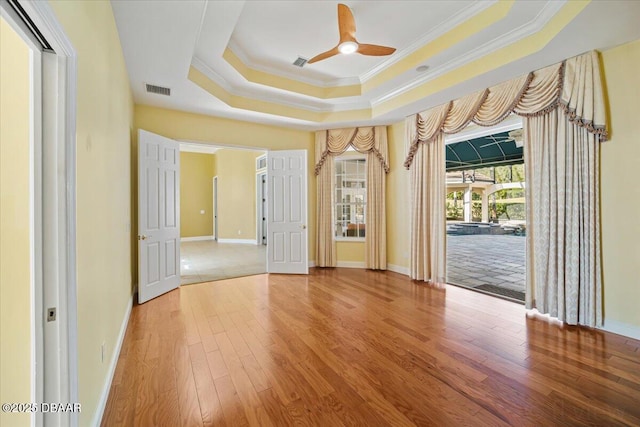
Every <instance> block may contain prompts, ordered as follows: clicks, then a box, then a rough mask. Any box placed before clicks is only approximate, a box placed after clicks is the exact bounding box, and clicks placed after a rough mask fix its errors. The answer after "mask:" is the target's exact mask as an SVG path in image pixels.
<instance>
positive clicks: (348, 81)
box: [227, 39, 361, 88]
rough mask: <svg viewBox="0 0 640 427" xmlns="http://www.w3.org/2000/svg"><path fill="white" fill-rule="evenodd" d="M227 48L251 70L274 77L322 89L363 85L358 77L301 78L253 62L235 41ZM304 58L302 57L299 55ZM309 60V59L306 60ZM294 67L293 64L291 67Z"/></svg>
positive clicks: (294, 74)
mask: <svg viewBox="0 0 640 427" xmlns="http://www.w3.org/2000/svg"><path fill="white" fill-rule="evenodd" d="M227 48H228V49H229V50H231V52H233V53H234V55H236V56H237V57H238V58H239V59H240V61H242V63H243V64H244V65H245V66H246V67H248V68H251V69H254V70H257V71H262V72H264V73H268V74H273V75H274V76H280V77H285V78H287V79H291V80H296V81H299V82H301V83H307V84H310V85H314V86H318V87H321V88H330V87H339V86H351V85H359V84H360V83H361V81H360V78H359V77H358V76H353V77H344V78H340V79H332V80H320V79H314V78H311V77H306V76H301V75H299V74H296V73H293V72H288V71H284V70H281V69H276V68H274V67H269V66H266V65H263V64H258V63H256V62H254V61H253V60H251V58H250V57H249V55H248V54H247V52H246V51H245V50H244V49H243V48H242V46H240V45H239V44H238V43H236V42H235V41H233V39H231V40H229V43H228V44H227ZM298 56H300V57H302V58H304V57H303V56H302V55H298ZM305 59H308V58H305ZM291 66H292V67H293V66H294V65H293V64H292V65H291Z"/></svg>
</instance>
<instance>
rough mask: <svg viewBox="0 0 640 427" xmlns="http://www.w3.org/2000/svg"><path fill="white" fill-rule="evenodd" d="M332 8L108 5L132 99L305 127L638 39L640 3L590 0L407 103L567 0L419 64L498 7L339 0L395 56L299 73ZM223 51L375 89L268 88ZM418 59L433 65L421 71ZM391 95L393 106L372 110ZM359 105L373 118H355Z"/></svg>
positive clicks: (362, 32) (388, 115)
mask: <svg viewBox="0 0 640 427" xmlns="http://www.w3.org/2000/svg"><path fill="white" fill-rule="evenodd" d="M337 3H338V2H336V1H246V2H245V1H215V2H206V1H203V0H188V1H169V0H157V1H156V0H147V1H113V2H112V7H113V11H114V15H115V18H116V24H117V27H118V32H119V35H120V41H121V44H122V48H123V52H124V56H125V60H126V64H127V69H128V73H129V79H130V82H131V85H132V90H133V94H134V99H135V102H136V103H138V104H146V105H153V106H159V107H164V108H171V109H177V110H183V111H190V112H196V113H202V114H208V115H213V116H220V117H227V118H235V119H240V120H246V121H254V122H259V123H269V124H275V125H281V126H289V127H294V128H301V129H310V130H316V129H326V128H335V127H342V126H353V125H367V124H388V123H393V122H397V121H399V120H401V119H402V118H403V117H404V116H406V115H409V114H412V113H415V112H417V111H421V110H423V109H426V108H430V107H432V106H435V105H438V104H441V103H443V102H446V101H448V100H450V99H455V98H458V97H460V96H463V95H465V94H467V93H470V92H472V91H475V90H479V89H482V88H484V87H487V86H490V85H493V84H496V83H499V82H501V81H504V80H507V79H509V78H512V77H515V76H517V75H521V74H524V73H526V72H529V71H531V70H535V69H537V68H541V67H544V66H546V65H549V64H552V63H554V62H558V61H560V60H562V59H565V58H568V57H571V56H574V55H577V54H580V53H582V52H584V51H587V50H590V49H606V48H609V47H612V46H615V45H619V44H622V43H625V42H628V41H631V40H636V39H640V25H637V23H638V22H639V21H640V1H597V0H596V1H592V2H590V3H588V4H587V5H586V7H585V8H584V10H582V11H581V12H580V13H579V14H578V15H577V16H576V17H575V18H573V19H572V20H571V21H570V22H568V23H565V26H564V28H563V29H562V30H560V31H559V32H558V33H557V34H551V35H550V40H549V42H548V43H546V44H545V45H543V46H542V47H541V48H540V49H537V50H534V51H533V52H531V53H530V54H528V55H525V56H523V57H522V58H519V59H516V60H513V61H511V62H508V63H505V64H501V65H498V66H496V67H495V68H493V69H489V70H488V71H487V72H485V73H482V74H479V75H477V76H475V77H473V78H470V79H468V80H466V81H463V82H455V84H451V85H449V86H447V87H444V88H443V89H442V90H438V91H435V92H433V93H428V94H427V95H425V96H420V97H404V98H403V96H405V95H406V94H412V93H421V92H416V91H417V90H419V89H420V86H421V85H425V84H428V83H429V82H433V81H435V79H438V78H440V77H443V76H447V75H448V74H451V75H453V74H454V73H455V72H456V70H458V69H459V68H460V67H463V66H464V65H465V64H469V63H471V62H472V61H475V60H477V59H479V58H482V57H484V56H486V55H490V54H491V53H492V52H496V51H498V50H499V49H503V48H505V47H508V46H510V45H512V44H514V43H517V42H520V41H526V39H527V37H530V36H533V35H536V34H539V33H540V32H545V31H549V28H550V27H551V25H550V23H553V22H554V21H553V20H554V19H556V18H557V17H558V16H559V14H561V12H562V11H563V8H565V6H567V4H568V3H567V2H566V1H563V0H551V1H516V2H515V4H514V5H513V6H512V7H511V8H510V9H508V13H507V14H506V15H505V16H504V17H503V18H502V17H501V18H500V19H498V18H496V19H494V20H493V21H494V22H488V23H485V24H483V26H482V27H481V28H480V29H479V30H478V31H476V32H474V33H473V34H472V36H470V37H460V38H459V39H457V40H456V41H455V43H449V45H447V46H444V47H443V48H442V49H440V50H438V51H437V52H433V53H431V52H427V53H426V54H424V55H425V56H424V60H422V59H421V57H418V58H417V60H416V59H415V58H414V56H415V55H418V54H422V51H421V50H420V48H422V47H423V46H425V45H427V44H429V43H432V45H433V46H434V49H435V48H436V47H437V46H438V44H437V42H438V41H440V40H441V37H442V36H443V35H447V34H448V33H451V32H452V31H455V30H457V29H459V28H461V27H462V26H463V25H467V23H468V22H465V21H467V20H469V19H473V18H478V17H480V16H483V15H482V13H483V12H484V13H485V14H487V13H488V12H490V11H492V10H495V7H498V6H501V5H500V4H496V2H495V1H471V0H461V1H349V2H345V3H346V4H347V5H349V6H350V7H351V9H352V12H353V15H354V17H355V21H356V28H357V30H356V37H357V38H358V41H360V42H362V43H370V44H381V45H387V46H392V47H395V48H397V51H396V52H395V53H394V54H393V55H390V56H387V57H365V56H362V55H358V54H353V55H349V56H346V55H338V56H335V57H333V58H330V59H327V60H324V61H320V62H317V63H314V64H307V65H306V66H305V67H304V68H297V67H295V66H293V65H292V64H291V63H292V62H293V61H294V60H295V59H296V58H297V56H298V55H300V56H302V57H305V58H310V57H313V56H315V55H316V54H318V53H320V52H323V51H326V50H328V49H330V48H332V47H333V46H335V45H336V43H337V41H338V26H337ZM502 6H504V3H503V4H502ZM489 21H491V20H489ZM225 50H227V52H229V51H231V52H232V53H233V54H234V55H235V56H236V57H237V58H239V60H240V61H241V62H242V63H243V64H244V66H245V67H246V69H249V70H255V71H256V72H259V73H260V74H261V75H262V76H270V77H269V79H270V80H269V81H271V80H273V81H278V80H279V79H280V80H279V81H285V82H286V80H284V79H290V80H297V81H299V82H303V83H307V84H312V85H315V86H317V87H319V88H331V87H335V86H344V85H360V84H364V85H367V84H368V82H370V81H376V85H373V87H372V88H369V89H368V90H365V91H364V93H363V94H361V95H354V96H345V97H339V98H323V97H320V96H315V95H310V94H304V93H299V92H296V91H294V90H293V89H292V88H289V87H288V86H287V85H286V84H285V85H280V87H273V86H271V83H269V84H266V83H265V82H264V81H263V82H258V81H256V82H252V81H249V78H248V77H247V76H246V75H243V74H241V73H240V72H239V71H238V69H237V68H234V66H233V65H232V64H231V63H230V62H228V60H227V59H225V58H223V54H225ZM412 54H413V56H412ZM411 61H412V62H411ZM407 64H411V66H407ZM417 65H428V66H429V69H428V71H427V72H424V73H419V72H417V71H416V70H415V67H416V66H417ZM192 67H193V69H195V70H197V71H199V72H201V73H202V74H203V75H205V76H206V78H207V79H208V80H209V81H210V82H211V84H212V85H213V86H215V87H216V88H219V93H222V94H223V95H219V96H214V95H213V94H212V92H211V91H208V90H205V89H204V88H203V87H202V85H199V84H196V83H195V82H194V81H192V80H190V79H189V77H188V76H189V71H190V68H192ZM381 76H382V77H384V78H382V77H381ZM145 83H151V84H155V85H159V86H165V87H169V88H171V91H172V92H171V96H170V97H166V96H161V95H156V94H149V93H146V91H145V88H144V84H145ZM275 86H277V85H275ZM363 87H365V86H363ZM217 93H218V92H216V94H217ZM414 98H415V99H414ZM239 99H240V100H250V101H253V102H240V101H237V100H239ZM405 99H406V100H405ZM390 101H391V102H393V103H394V105H393V107H392V108H386V109H385V110H384V111H383V112H381V113H374V111H375V110H376V108H377V107H379V106H381V105H384V104H385V103H389V102H390ZM394 101H397V102H394ZM254 105H260V106H261V107H260V108H258V107H255V106H254ZM387 105H388V104H387ZM291 111H294V113H290V112H291ZM358 111H371V114H368V115H367V114H356V113H357V112H358ZM354 112H355V113H354ZM307 113H308V114H307ZM351 113H353V114H351ZM326 114H330V117H329V118H328V119H324V116H322V115H326ZM365 116H366V117H365ZM316 117H323V119H322V120H320V119H315V118H316Z"/></svg>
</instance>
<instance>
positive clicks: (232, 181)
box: [215, 149, 262, 240]
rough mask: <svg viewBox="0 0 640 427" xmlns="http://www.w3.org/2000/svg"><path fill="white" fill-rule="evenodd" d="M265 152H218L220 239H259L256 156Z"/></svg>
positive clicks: (226, 150) (230, 150)
mask: <svg viewBox="0 0 640 427" xmlns="http://www.w3.org/2000/svg"><path fill="white" fill-rule="evenodd" d="M261 154H262V152H256V151H253V150H234V149H223V150H219V151H216V154H215V156H216V174H217V175H218V233H219V234H220V235H219V236H218V238H219V239H243V240H255V239H256V157H257V156H259V155H261Z"/></svg>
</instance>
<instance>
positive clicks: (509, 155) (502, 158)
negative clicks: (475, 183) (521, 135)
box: [446, 132, 523, 171]
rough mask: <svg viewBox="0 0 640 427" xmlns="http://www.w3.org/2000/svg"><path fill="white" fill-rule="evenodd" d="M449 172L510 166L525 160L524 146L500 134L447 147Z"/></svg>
mask: <svg viewBox="0 0 640 427" xmlns="http://www.w3.org/2000/svg"><path fill="white" fill-rule="evenodd" d="M446 156H447V164H446V168H447V171H455V170H463V169H473V168H477V167H484V166H496V165H508V164H514V163H520V162H522V160H523V157H522V156H523V149H522V144H520V143H519V144H516V142H515V141H514V140H513V138H510V137H509V132H500V133H496V134H493V135H487V136H483V137H479V138H474V139H469V140H466V141H459V142H454V143H451V144H447V145H446Z"/></svg>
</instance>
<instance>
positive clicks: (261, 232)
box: [256, 172, 268, 246]
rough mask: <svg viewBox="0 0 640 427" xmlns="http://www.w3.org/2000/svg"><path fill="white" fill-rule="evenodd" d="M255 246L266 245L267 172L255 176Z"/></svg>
mask: <svg viewBox="0 0 640 427" xmlns="http://www.w3.org/2000/svg"><path fill="white" fill-rule="evenodd" d="M256 206H257V209H256V224H257V225H256V230H257V236H256V244H258V245H265V246H266V244H267V212H268V209H267V172H259V173H257V174H256Z"/></svg>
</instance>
